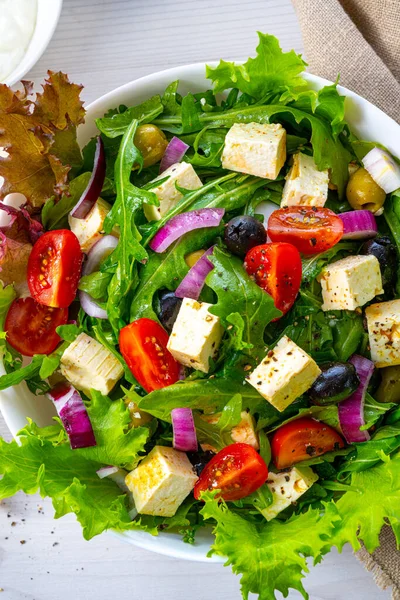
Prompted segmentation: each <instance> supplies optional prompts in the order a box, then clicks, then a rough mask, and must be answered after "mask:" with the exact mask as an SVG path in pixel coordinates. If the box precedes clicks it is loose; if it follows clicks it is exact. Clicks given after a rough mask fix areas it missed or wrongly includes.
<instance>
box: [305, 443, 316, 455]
mask: <svg viewBox="0 0 400 600" xmlns="http://www.w3.org/2000/svg"><path fill="white" fill-rule="evenodd" d="M306 452H307V454H308V456H314V454H315V452H316V448H315V446H311V445H310V446H307V448H306Z"/></svg>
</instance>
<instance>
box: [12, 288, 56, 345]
mask: <svg viewBox="0 0 400 600" xmlns="http://www.w3.org/2000/svg"><path fill="white" fill-rule="evenodd" d="M67 321H68V309H67V308H51V307H48V306H43V305H42V304H38V303H37V302H35V300H34V299H33V298H30V297H28V298H19V299H18V300H14V301H13V302H12V304H11V306H10V308H9V310H8V313H7V316H6V321H5V325H4V328H5V331H6V332H7V341H8V343H9V344H10V346H12V347H13V348H14V349H15V350H17V351H18V352H20V353H21V354H23V355H24V356H33V355H34V354H50V353H51V352H53V350H55V349H56V347H57V346H58V344H59V343H60V342H61V338H60V336H59V335H58V334H57V333H56V327H58V326H59V325H65V324H66V323H67Z"/></svg>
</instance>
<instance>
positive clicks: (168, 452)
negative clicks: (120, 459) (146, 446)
mask: <svg viewBox="0 0 400 600" xmlns="http://www.w3.org/2000/svg"><path fill="white" fill-rule="evenodd" d="M197 479H198V477H197V475H196V474H195V472H194V469H193V466H192V465H191V463H190V461H189V459H188V457H187V456H186V454H185V453H184V452H179V451H178V450H175V449H174V448H167V447H164V446H154V448H153V450H152V451H151V452H150V454H148V455H147V456H146V458H145V459H144V460H142V462H141V463H140V465H139V466H138V467H136V469H134V470H133V471H131V472H130V473H128V475H127V476H126V478H125V483H126V485H127V486H128V488H129V489H130V491H131V492H132V494H133V498H134V500H135V506H136V509H137V511H138V512H139V513H141V514H143V515H154V516H158V517H172V516H173V515H174V514H175V513H176V511H177V509H178V508H179V506H180V505H181V504H182V502H183V501H184V499H185V498H186V496H188V494H190V492H191V491H192V489H193V488H194V485H195V483H196V481H197Z"/></svg>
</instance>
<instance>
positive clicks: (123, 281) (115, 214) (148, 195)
mask: <svg viewBox="0 0 400 600" xmlns="http://www.w3.org/2000/svg"><path fill="white" fill-rule="evenodd" d="M137 126H138V121H137V119H134V120H133V121H132V122H131V124H130V125H129V126H128V128H127V129H126V131H125V134H124V135H123V138H122V140H121V146H120V149H119V152H118V157H117V160H116V162H115V187H116V190H117V198H116V200H115V203H114V204H113V207H112V209H111V210H110V212H109V213H108V214H107V216H106V219H105V221H104V230H105V231H106V233H111V231H112V229H113V228H114V227H115V225H119V228H120V238H119V243H118V246H117V247H116V249H115V250H114V251H113V253H112V254H111V255H110V257H109V260H110V261H113V262H117V267H116V271H115V273H114V275H113V278H112V280H111V282H110V284H109V288H108V301H107V314H108V318H109V320H110V323H111V325H112V327H113V329H114V331H115V333H116V335H118V333H119V330H120V329H121V327H123V326H124V325H126V323H127V321H128V315H127V309H128V299H127V296H128V294H129V292H130V290H131V289H132V287H133V286H134V282H135V271H134V270H135V267H136V265H135V261H146V260H147V258H148V256H147V252H146V251H145V249H144V248H143V246H141V244H140V240H141V235H140V233H139V231H138V229H137V227H136V225H135V221H134V220H135V216H136V214H137V212H138V211H139V209H140V208H141V207H142V205H143V202H148V203H150V204H151V203H152V202H153V200H154V194H153V193H152V192H147V191H146V190H143V189H140V188H137V187H135V186H134V185H133V184H132V183H131V181H130V174H131V171H132V166H133V164H134V163H135V162H136V163H139V164H140V165H142V164H143V159H142V156H141V153H140V152H139V150H138V149H137V148H136V146H135V144H134V142H133V138H134V135H135V132H136V129H137Z"/></svg>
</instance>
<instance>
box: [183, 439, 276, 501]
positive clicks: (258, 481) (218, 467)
mask: <svg viewBox="0 0 400 600" xmlns="http://www.w3.org/2000/svg"><path fill="white" fill-rule="evenodd" d="M267 478H268V466H267V465H266V463H265V461H264V460H263V459H262V458H261V456H260V455H259V454H258V452H257V451H256V450H254V448H253V447H252V446H250V445H249V444H242V443H237V444H231V445H230V446H227V447H226V448H223V449H222V450H220V452H218V454H216V455H215V456H213V458H212V459H211V460H210V462H209V463H207V464H206V466H205V467H204V469H203V471H202V472H201V475H200V477H199V479H198V481H197V483H196V485H195V486H194V492H193V493H194V497H195V498H196V500H199V499H200V495H201V493H202V492H206V491H207V490H210V491H212V490H217V489H219V490H221V493H220V494H218V498H222V499H223V500H226V501H227V502H229V501H233V500H240V499H241V498H245V497H246V496H249V495H250V494H252V493H253V492H255V491H256V490H258V488H259V487H261V486H262V485H263V484H264V483H265V482H266V481H267Z"/></svg>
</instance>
